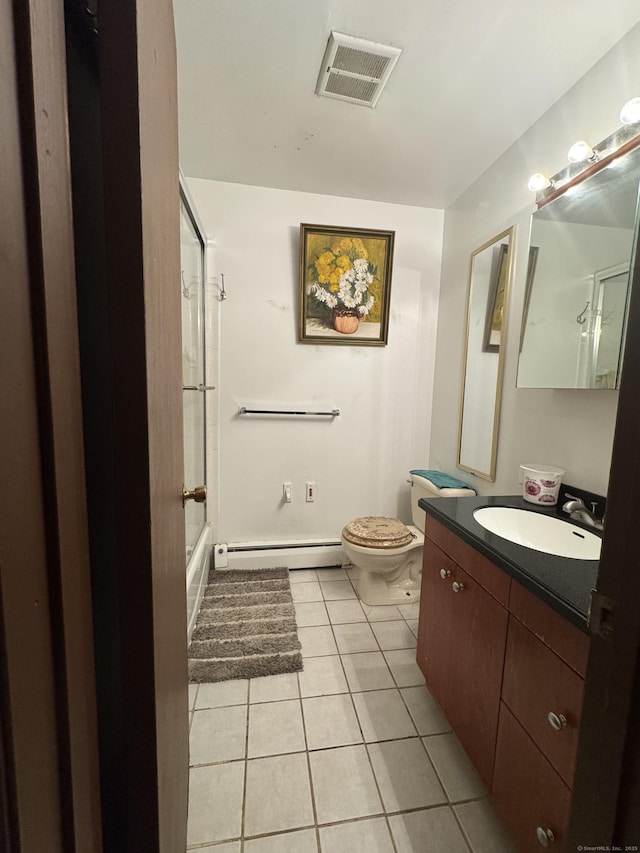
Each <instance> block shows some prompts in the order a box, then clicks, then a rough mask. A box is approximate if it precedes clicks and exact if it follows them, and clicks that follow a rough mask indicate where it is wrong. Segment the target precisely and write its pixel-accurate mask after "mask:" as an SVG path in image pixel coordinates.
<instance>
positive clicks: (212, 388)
mask: <svg viewBox="0 0 640 853" xmlns="http://www.w3.org/2000/svg"><path fill="white" fill-rule="evenodd" d="M182 390H183V391H215V390H216V386H215V385H203V384H202V383H200V385H183V386H182Z"/></svg>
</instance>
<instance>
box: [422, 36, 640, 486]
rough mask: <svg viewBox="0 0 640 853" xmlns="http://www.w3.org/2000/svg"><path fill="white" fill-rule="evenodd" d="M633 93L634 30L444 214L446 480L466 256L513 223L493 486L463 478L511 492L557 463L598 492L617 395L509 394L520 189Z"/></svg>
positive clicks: (440, 362) (435, 459)
mask: <svg viewBox="0 0 640 853" xmlns="http://www.w3.org/2000/svg"><path fill="white" fill-rule="evenodd" d="M639 90H640V27H635V28H634V29H633V30H631V31H630V32H629V34H628V35H627V36H626V37H625V38H624V39H623V40H622V41H621V42H619V44H618V45H616V47H615V48H613V49H612V50H611V51H610V52H609V53H608V54H607V55H606V56H605V57H603V59H602V60H601V61H600V62H599V63H597V64H596V65H595V66H594V67H593V68H592V69H591V70H590V71H589V72H588V74H586V75H585V76H584V77H583V78H582V79H581V80H580V81H579V82H578V83H577V84H576V85H575V86H574V87H573V88H572V89H571V90H570V91H569V92H568V93H567V94H566V95H565V97H563V98H562V99H561V100H560V101H559V102H558V103H557V104H556V105H555V106H554V107H553V108H552V109H550V110H549V111H548V112H547V113H546V114H545V115H544V116H542V117H541V118H540V119H539V121H537V122H536V123H535V124H534V125H533V126H532V127H531V128H530V130H529V131H527V133H526V134H524V136H523V137H521V139H520V140H519V141H518V143H516V144H515V145H514V146H512V147H511V148H510V149H509V150H508V151H506V152H505V153H504V154H503V155H502V156H501V157H500V158H499V159H498V160H497V161H496V162H495V163H494V165H493V166H491V168H490V169H488V170H487V172H485V174H484V175H482V176H481V177H480V178H479V179H478V180H477V181H476V182H475V183H474V184H473V185H472V186H471V187H469V189H468V190H466V191H465V192H464V193H463V194H462V195H461V196H460V197H459V198H458V199H457V200H456V202H455V203H454V204H453V205H451V206H450V207H449V208H448V209H447V211H446V215H445V228H444V245H443V266H442V279H441V295H440V308H439V320H438V340H437V355H436V382H435V387H434V417H433V420H432V424H431V453H430V464H431V465H432V466H433V467H440V468H442V469H443V470H445V471H449V472H450V473H454V474H455V473H456V466H455V460H456V437H457V429H456V424H457V420H458V404H459V394H460V375H461V358H462V335H463V327H464V306H465V296H466V289H467V284H468V263H469V256H470V253H471V251H472V250H473V249H474V248H476V247H477V246H479V245H482V244H483V243H484V242H486V241H487V240H488V239H490V238H491V237H492V236H493V235H495V234H497V233H498V232H500V231H502V230H503V229H504V228H506V227H508V226H509V225H512V224H515V226H516V255H515V268H514V278H513V282H512V287H513V289H512V297H511V299H510V304H509V316H508V333H507V341H506V353H505V355H506V365H505V373H504V387H503V396H502V413H501V429H500V437H499V443H498V466H497V475H496V481H495V482H494V483H489V482H486V481H483V480H480V479H477V478H473V477H471V480H472V481H473V480H475V482H474V485H475V486H476V488H477V489H478V491H479V492H480V493H483V494H512V493H517V492H518V491H519V487H518V482H517V475H518V466H519V465H520V464H521V463H524V462H538V463H551V464H555V465H560V466H562V467H563V468H565V469H566V470H567V474H566V476H565V480H566V481H567V482H571V483H572V484H574V485H576V486H581V487H583V488H586V489H590V490H593V491H597V492H601V493H602V492H604V493H606V490H607V483H608V475H609V465H610V459H611V447H612V441H613V431H614V425H615V416H616V406H617V398H618V393H617V392H616V391H608V390H589V391H586V390H585V391H582V390H575V391H560V390H557V391H553V390H538V389H536V390H528V389H516V369H517V360H518V350H519V337H520V318H521V316H522V304H523V297H524V281H525V275H526V267H527V257H528V236H529V225H530V216H531V213H532V212H533V210H534V209H535V207H534V201H535V199H534V197H533V194H532V193H530V192H529V191H528V190H527V187H526V184H527V178H528V176H529V175H531V174H532V173H533V172H537V171H542V172H545V173H546V174H554V173H555V172H557V171H559V170H560V169H561V168H563V167H564V166H565V165H566V152H567V150H568V149H569V147H570V145H571V144H572V143H573V142H575V140H576V139H580V138H583V139H587V140H590V141H591V142H592V144H595V143H596V142H599V141H600V140H601V139H604V138H605V137H606V136H608V135H609V134H610V133H611V132H612V131H613V130H615V128H616V127H617V125H618V112H619V109H620V107H621V106H622V104H623V103H624V102H625V101H626V100H628V99H629V98H631V97H633V96H635V95H637V94H638V91H639ZM469 476H471V475H469Z"/></svg>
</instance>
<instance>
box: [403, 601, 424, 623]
mask: <svg viewBox="0 0 640 853" xmlns="http://www.w3.org/2000/svg"><path fill="white" fill-rule="evenodd" d="M398 610H399V611H400V613H402V615H403V617H404V618H405V619H418V618H419V617H420V602H419V601H414V602H413V603H412V604H398Z"/></svg>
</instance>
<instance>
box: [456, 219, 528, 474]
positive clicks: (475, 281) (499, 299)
mask: <svg viewBox="0 0 640 853" xmlns="http://www.w3.org/2000/svg"><path fill="white" fill-rule="evenodd" d="M513 234H514V229H513V227H511V228H508V229H507V230H506V231H503V232H502V233H501V234H498V235H497V236H496V237H494V238H493V239H492V240H489V241H488V242H487V243H485V244H484V245H482V246H480V247H479V248H478V249H476V250H475V251H474V252H472V253H471V269H470V274H469V295H468V301H467V325H466V334H465V346H464V356H463V373H462V391H461V395H460V423H459V432H458V462H457V464H458V468H460V469H461V470H463V471H469V472H470V473H471V474H475V475H476V476H477V477H481V478H482V479H484V480H495V476H496V449H497V446H498V422H499V418H500V394H501V390H502V372H503V368H504V346H503V345H502V343H503V341H504V340H505V335H506V317H507V304H508V297H509V284H510V281H511V258H512V253H513Z"/></svg>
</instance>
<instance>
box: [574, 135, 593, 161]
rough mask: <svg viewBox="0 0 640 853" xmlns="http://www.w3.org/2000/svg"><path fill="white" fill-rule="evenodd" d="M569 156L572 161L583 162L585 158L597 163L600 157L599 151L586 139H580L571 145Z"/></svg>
mask: <svg viewBox="0 0 640 853" xmlns="http://www.w3.org/2000/svg"><path fill="white" fill-rule="evenodd" d="M567 157H568V159H569V162H570V163H583V162H584V161H585V160H588V161H589V162H590V163H595V162H596V160H597V159H598V152H597V151H594V150H593V148H592V147H591V146H590V145H589V143H588V142H585V141H584V139H580V140H578V142H574V144H573V145H572V146H571V148H570V149H569V153H568V154H567Z"/></svg>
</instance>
